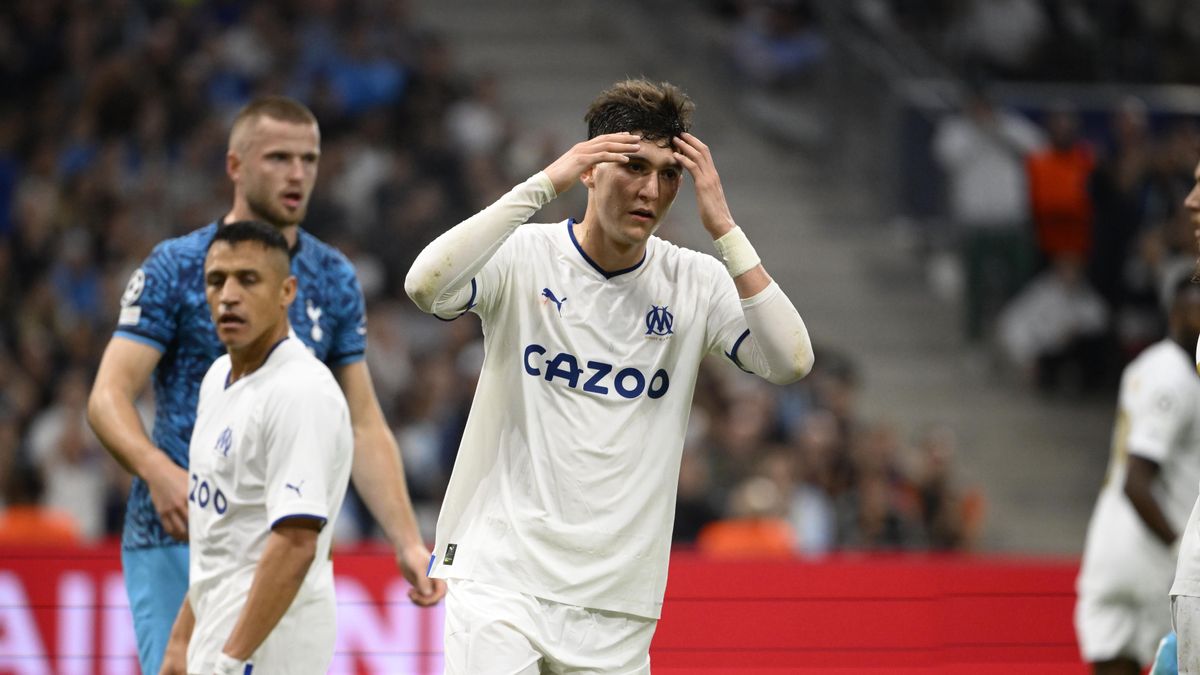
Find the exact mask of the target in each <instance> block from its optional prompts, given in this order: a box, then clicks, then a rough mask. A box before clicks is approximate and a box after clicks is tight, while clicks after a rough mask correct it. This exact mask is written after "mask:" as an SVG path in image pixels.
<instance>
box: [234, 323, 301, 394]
mask: <svg viewBox="0 0 1200 675" xmlns="http://www.w3.org/2000/svg"><path fill="white" fill-rule="evenodd" d="M288 326H289V324H288V322H287V321H283V322H281V323H280V325H278V326H275V327H274V328H273V329H271V330H269V331H266V332H264V333H263V334H262V335H260V336H258V339H256V340H254V341H253V342H251V343H250V344H248V345H246V346H244V347H241V348H239V349H232V348H231V349H230V350H229V366H230V367H229V381H228V382H227V383H226V384H227V385H230V384H233V383H234V382H237V381H238V380H240V379H242V378H243V377H246V376H247V375H249V374H251V373H253V372H254V371H256V370H258V369H259V368H261V367H262V365H263V364H264V363H266V362H267V357H269V356H270V355H271V352H272V351H274V349H275V347H276V346H277V345H278V344H279V343H280V342H282V341H283V340H284V339H285V338H286V337H287V336H288Z"/></svg>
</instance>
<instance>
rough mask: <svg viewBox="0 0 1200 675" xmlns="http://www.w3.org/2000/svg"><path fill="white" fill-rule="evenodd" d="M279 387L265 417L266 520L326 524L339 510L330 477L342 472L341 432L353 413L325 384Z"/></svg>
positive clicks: (273, 522)
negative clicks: (338, 464) (331, 498)
mask: <svg viewBox="0 0 1200 675" xmlns="http://www.w3.org/2000/svg"><path fill="white" fill-rule="evenodd" d="M297 384H301V383H296V382H292V383H291V385H292V386H286V387H283V386H281V387H278V388H277V389H276V390H275V391H274V392H273V394H272V396H271V398H270V400H269V402H268V403H267V406H266V409H265V411H264V415H263V422H262V424H263V427H262V429H263V431H262V433H263V439H262V440H263V448H264V451H265V456H266V467H267V469H266V478H265V483H266V502H267V520H268V522H270V524H271V527H274V526H275V525H276V524H278V523H279V522H280V521H282V520H286V519H288V518H313V519H316V520H319V521H321V524H322V526H323V525H324V524H325V523H326V522H327V521H328V520H329V518H331V517H332V516H333V515H334V514H332V513H331V512H330V511H331V510H332V505H331V504H330V503H329V495H330V494H332V493H333V492H334V491H332V490H330V485H329V481H331V480H334V479H335V477H336V476H337V471H336V459H337V456H336V453H337V452H338V448H339V447H340V446H339V442H338V435H339V433H342V431H343V430H345V433H349V426H350V416H349V411H348V409H347V407H346V402H345V399H341V400H339V398H340V397H341V393H340V391H335V390H336V385H335V386H333V387H321V386H308V385H303V386H295V385H297Z"/></svg>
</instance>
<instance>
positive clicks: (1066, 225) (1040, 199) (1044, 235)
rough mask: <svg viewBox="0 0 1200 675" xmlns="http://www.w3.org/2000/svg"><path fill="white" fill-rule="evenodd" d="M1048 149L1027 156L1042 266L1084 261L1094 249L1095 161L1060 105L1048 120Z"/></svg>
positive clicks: (1068, 110)
mask: <svg viewBox="0 0 1200 675" xmlns="http://www.w3.org/2000/svg"><path fill="white" fill-rule="evenodd" d="M1046 131H1047V132H1048V135H1049V137H1050V145H1049V147H1047V148H1045V149H1044V150H1040V151H1036V152H1034V153H1033V154H1032V155H1030V157H1029V165H1028V171H1029V199H1030V210H1031V214H1032V216H1033V228H1034V233H1035V235H1036V236H1037V245H1038V251H1039V253H1040V254H1041V257H1042V260H1041V264H1042V265H1043V266H1044V265H1047V264H1050V263H1051V262H1052V261H1053V260H1054V259H1055V258H1058V257H1059V256H1062V255H1069V256H1073V257H1076V258H1079V259H1081V260H1085V259H1086V258H1087V255H1088V253H1089V252H1090V250H1091V246H1092V200H1091V195H1089V194H1088V181H1089V180H1090V178H1091V174H1092V170H1093V168H1094V167H1095V164H1096V160H1095V157H1094V156H1093V153H1092V150H1091V148H1090V147H1089V146H1088V144H1087V143H1086V142H1085V141H1084V140H1083V139H1082V138H1080V136H1079V117H1078V115H1077V114H1076V112H1075V110H1074V109H1073V108H1072V107H1071V106H1070V104H1069V103H1067V102H1065V101H1064V102H1059V103H1057V104H1056V105H1055V106H1054V108H1052V109H1051V111H1050V112H1049V114H1048V115H1047V117H1046Z"/></svg>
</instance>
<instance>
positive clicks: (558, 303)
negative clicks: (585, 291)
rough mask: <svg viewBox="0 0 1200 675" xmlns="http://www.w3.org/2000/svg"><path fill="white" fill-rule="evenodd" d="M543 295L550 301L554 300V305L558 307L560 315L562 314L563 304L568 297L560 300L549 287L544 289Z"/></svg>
mask: <svg viewBox="0 0 1200 675" xmlns="http://www.w3.org/2000/svg"><path fill="white" fill-rule="evenodd" d="M542 297H543V298H546V299H547V300H549V301H550V302H553V303H554V306H555V307H557V308H558V315H559V316H562V306H563V303H564V302H566V301H567V299H566V298H563V299H562V300H559V299H558V298H556V297H554V291H552V290H550V289H549V288H543V289H542ZM572 306H574V305H572Z"/></svg>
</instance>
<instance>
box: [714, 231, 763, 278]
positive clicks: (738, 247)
mask: <svg viewBox="0 0 1200 675" xmlns="http://www.w3.org/2000/svg"><path fill="white" fill-rule="evenodd" d="M713 244H714V245H716V247H717V253H720V254H721V260H724V261H725V269H727V270H729V276H731V277H733V278H735V279H736V278H737V277H740V276H742V275H743V274H745V273H746V272H749V271H750V270H752V269H754V268H755V267H757V266H758V265H759V264H761V263H762V260H761V259H760V258H759V257H758V253H757V252H756V251H755V250H754V246H753V245H752V244H751V243H750V240H749V239H747V238H746V233H745V232H743V231H742V228H740V227H738V226H736V225H735V226H734V227H733V229H732V230H730V231H728V232H726V233H725V234H723V235H721V237H720V238H719V239H715V240H713Z"/></svg>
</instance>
